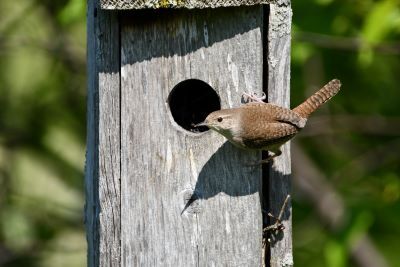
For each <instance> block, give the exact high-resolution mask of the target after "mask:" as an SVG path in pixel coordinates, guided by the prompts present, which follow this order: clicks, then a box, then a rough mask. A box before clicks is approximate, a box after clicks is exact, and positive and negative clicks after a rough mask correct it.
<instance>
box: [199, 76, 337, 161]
mask: <svg viewBox="0 0 400 267" xmlns="http://www.w3.org/2000/svg"><path fill="white" fill-rule="evenodd" d="M340 87H341V82H340V81H339V80H338V79H333V80H331V81H330V82H329V83H327V84H326V85H325V86H323V87H322V88H321V89H320V90H318V91H317V92H316V93H314V94H313V95H312V96H310V97H309V98H307V99H306V100H305V101H304V102H303V103H301V104H300V105H298V106H297V107H295V108H294V109H292V110H291V109H289V108H285V107H281V106H278V105H275V104H272V103H265V102H262V101H261V100H260V101H258V100H257V99H255V100H253V101H252V102H249V103H246V104H244V105H242V106H240V107H237V108H229V109H221V110H217V111H214V112H212V113H210V114H209V115H208V116H207V117H206V119H205V120H204V121H203V122H202V123H199V124H197V125H196V127H200V126H207V127H208V128H209V129H211V130H213V131H216V132H217V133H219V134H221V135H223V136H224V137H226V138H227V139H228V140H229V141H230V142H231V143H232V144H233V145H235V146H237V147H239V148H241V149H245V150H261V151H269V152H272V153H273V154H270V155H269V156H268V157H267V158H266V159H264V160H262V161H261V162H260V163H267V162H269V161H270V160H272V159H273V158H275V157H277V156H279V155H281V154H282V151H281V146H282V145H283V144H285V143H286V142H287V141H289V140H290V139H292V138H293V137H294V136H296V135H297V134H298V133H299V132H300V131H301V130H302V129H303V128H304V127H305V125H306V122H307V120H308V118H309V116H310V115H311V114H312V113H313V112H314V111H315V110H317V109H318V108H319V107H320V106H322V105H323V104H324V103H325V102H327V101H328V100H330V99H331V98H332V97H333V96H335V95H336V94H337V93H338V92H339V90H340ZM248 96H249V95H247V97H248ZM250 98H251V96H250Z"/></svg>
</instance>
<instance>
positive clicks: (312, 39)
mask: <svg viewBox="0 0 400 267" xmlns="http://www.w3.org/2000/svg"><path fill="white" fill-rule="evenodd" d="M293 39H294V41H298V42H305V43H311V44H313V45H316V46H319V47H324V48H331V49H339V50H350V51H360V50H362V49H363V48H365V47H370V48H371V49H372V50H373V51H375V52H378V53H382V54H400V42H385V43H383V42H382V43H377V44H370V43H367V42H365V41H363V40H362V39H361V38H358V37H341V36H333V35H325V34H319V33H312V32H294V33H293Z"/></svg>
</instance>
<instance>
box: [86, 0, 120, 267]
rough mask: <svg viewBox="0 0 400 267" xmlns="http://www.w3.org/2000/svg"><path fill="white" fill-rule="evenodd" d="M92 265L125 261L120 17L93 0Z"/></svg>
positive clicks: (90, 92) (89, 221)
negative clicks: (122, 250)
mask: <svg viewBox="0 0 400 267" xmlns="http://www.w3.org/2000/svg"><path fill="white" fill-rule="evenodd" d="M87 16H88V29H87V36H88V111H87V125H88V127H87V157H86V158H87V160H86V177H85V187H86V207H85V221H86V229H87V241H88V266H118V265H119V262H120V106H119V105H120V104H119V102H120V85H119V81H120V77H119V71H120V54H119V52H120V49H119V48H120V46H119V23H118V17H117V14H116V12H106V11H101V10H99V8H98V4H97V1H95V0H89V1H88V14H87Z"/></svg>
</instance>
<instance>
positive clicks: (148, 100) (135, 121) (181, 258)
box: [121, 7, 263, 266]
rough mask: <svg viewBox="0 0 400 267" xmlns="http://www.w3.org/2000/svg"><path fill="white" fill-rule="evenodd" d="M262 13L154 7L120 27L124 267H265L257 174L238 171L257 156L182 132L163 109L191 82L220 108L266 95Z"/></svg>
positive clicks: (217, 137)
mask: <svg viewBox="0 0 400 267" xmlns="http://www.w3.org/2000/svg"><path fill="white" fill-rule="evenodd" d="M262 15H263V13H262V8H261V7H246V8H244V7H242V8H229V9H214V10H195V11H186V10H179V11H169V12H163V11H160V10H157V11H141V12H139V11H137V12H135V13H129V15H128V14H127V15H126V16H124V18H123V19H122V20H121V27H122V28H121V49H122V50H121V58H122V62H121V64H122V65H121V86H122V89H121V90H122V91H121V114H122V115H121V119H122V122H121V130H122V132H121V155H122V157H121V164H122V165H121V208H122V210H121V212H122V213H121V219H122V221H121V227H122V228H121V230H122V240H121V242H122V265H123V266H259V265H261V258H262V255H261V254H262V253H261V252H262V249H261V247H262V244H261V243H262V242H261V233H262V218H261V217H262V216H261V208H260V191H261V168H260V167H246V166H244V163H248V162H249V161H254V160H256V159H257V158H259V157H260V154H259V153H257V152H246V151H242V150H239V149H237V148H235V147H233V146H232V145H231V144H230V143H227V142H226V139H224V138H223V137H222V136H220V135H218V134H217V133H214V132H211V131H208V132H205V133H203V134H193V133H189V132H187V131H185V130H183V129H182V128H180V127H179V126H178V125H177V124H176V123H175V122H174V121H173V119H172V117H171V115H170V112H169V107H168V104H167V103H166V102H167V98H168V95H169V93H170V91H171V90H172V88H173V87H174V86H175V85H176V84H178V83H179V82H181V81H183V80H186V79H193V78H194V79H200V80H202V81H205V82H207V83H208V84H209V85H211V86H212V87H213V88H214V89H215V90H216V91H217V93H218V94H219V96H220V98H221V105H222V107H223V108H227V107H233V106H238V105H239V103H240V96H241V93H242V92H243V91H244V90H247V91H253V92H257V93H260V92H262V71H263V70H262ZM193 194H194V197H195V198H197V199H196V200H195V201H194V202H193V203H191V205H189V207H187V208H186V209H185V205H186V204H188V200H189V199H190V197H191V196H192V195H193Z"/></svg>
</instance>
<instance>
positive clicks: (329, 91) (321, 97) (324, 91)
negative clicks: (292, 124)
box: [293, 79, 341, 118]
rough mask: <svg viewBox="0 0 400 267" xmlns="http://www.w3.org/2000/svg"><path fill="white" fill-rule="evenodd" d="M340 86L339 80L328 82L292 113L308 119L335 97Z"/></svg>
mask: <svg viewBox="0 0 400 267" xmlns="http://www.w3.org/2000/svg"><path fill="white" fill-rule="evenodd" d="M340 86H341V84H340V81H339V80H337V79H334V80H332V81H330V82H329V83H327V84H326V85H325V86H324V87H322V88H321V89H319V91H318V92H316V93H315V94H313V95H312V96H310V97H309V98H308V99H307V100H306V101H304V102H303V103H301V104H300V105H298V106H297V107H295V108H294V109H293V111H294V112H296V113H297V114H299V115H300V116H301V117H303V118H308V116H310V114H311V113H313V112H314V111H315V110H316V109H317V108H319V107H320V106H322V104H324V103H325V102H326V101H328V100H329V99H331V98H332V97H333V96H334V95H336V94H337V92H339V90H340Z"/></svg>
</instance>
